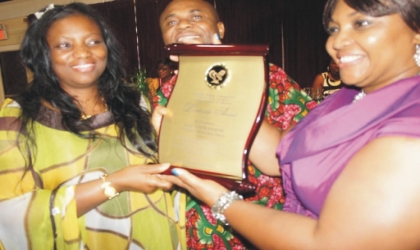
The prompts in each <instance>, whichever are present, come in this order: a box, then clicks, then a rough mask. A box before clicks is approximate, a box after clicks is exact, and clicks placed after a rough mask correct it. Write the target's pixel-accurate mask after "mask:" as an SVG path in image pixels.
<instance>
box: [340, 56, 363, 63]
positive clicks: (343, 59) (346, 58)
mask: <svg viewBox="0 0 420 250" xmlns="http://www.w3.org/2000/svg"><path fill="white" fill-rule="evenodd" d="M359 58H360V56H343V57H341V58H340V62H341V63H349V62H353V61H356V60H357V59H359Z"/></svg>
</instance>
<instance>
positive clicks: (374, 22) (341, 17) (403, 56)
mask: <svg viewBox="0 0 420 250" xmlns="http://www.w3.org/2000/svg"><path fill="white" fill-rule="evenodd" d="M328 31H329V33H330V36H329V38H328V40H327V43H326V49H327V51H328V53H329V54H330V56H331V57H332V58H333V59H334V60H335V61H336V62H337V63H338V66H339V67H340V77H341V80H342V81H343V82H345V83H346V84H348V85H354V86H357V87H361V88H363V89H364V90H365V92H371V91H374V90H376V89H379V88H382V87H384V86H386V85H388V84H391V83H393V82H395V81H397V80H400V79H403V78H406V77H410V76H413V75H415V74H417V73H418V72H419V68H418V66H417V65H416V64H415V62H414V60H413V55H414V53H415V44H416V43H420V35H419V34H416V32H414V31H413V30H412V29H410V27H408V26H407V24H406V23H405V22H404V21H403V19H402V18H401V16H400V15H398V14H391V15H386V16H382V17H372V16H367V15H364V14H362V13H360V12H357V11H356V10H354V9H352V8H351V7H349V6H348V5H347V4H346V3H345V2H344V0H338V1H337V4H336V6H335V9H334V11H333V13H332V16H331V21H330V22H329V24H328Z"/></svg>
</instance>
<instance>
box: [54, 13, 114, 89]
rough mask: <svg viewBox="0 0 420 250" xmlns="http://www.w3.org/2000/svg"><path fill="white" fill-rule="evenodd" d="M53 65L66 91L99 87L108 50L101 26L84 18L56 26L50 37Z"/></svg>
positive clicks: (60, 22) (78, 16) (66, 19)
mask: <svg viewBox="0 0 420 250" xmlns="http://www.w3.org/2000/svg"><path fill="white" fill-rule="evenodd" d="M47 43H48V45H49V48H50V53H51V64H52V67H53V70H54V72H55V74H56V75H57V77H58V80H59V82H60V85H61V87H62V88H63V89H64V90H70V89H75V88H76V89H77V88H85V87H91V86H92V85H97V84H98V82H99V78H100V76H101V75H102V73H103V72H104V71H105V69H106V65H107V56H108V50H107V47H106V44H105V42H104V39H103V37H102V33H101V30H100V28H99V27H98V25H97V24H96V23H95V22H94V21H93V20H92V19H90V18H88V17H86V16H83V15H71V16H67V17H65V18H63V19H59V20H58V21H56V22H54V23H53V24H52V25H51V27H50V28H49V30H48V33H47Z"/></svg>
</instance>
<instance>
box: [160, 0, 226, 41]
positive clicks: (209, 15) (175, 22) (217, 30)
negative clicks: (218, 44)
mask: <svg viewBox="0 0 420 250" xmlns="http://www.w3.org/2000/svg"><path fill="white" fill-rule="evenodd" d="M160 28H161V31H162V37H163V42H164V43H165V45H168V44H172V43H183V44H213V43H215V40H218V39H219V37H220V38H223V36H224V31H225V29H224V25H223V23H222V22H219V20H218V16H217V13H216V11H215V10H214V8H213V6H211V5H210V4H209V3H208V2H206V1H202V0H174V1H172V2H171V3H169V4H168V6H167V7H166V8H165V10H164V11H163V12H162V14H161V16H160Z"/></svg>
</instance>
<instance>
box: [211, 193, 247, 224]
mask: <svg viewBox="0 0 420 250" xmlns="http://www.w3.org/2000/svg"><path fill="white" fill-rule="evenodd" d="M237 200H243V197H242V195H239V194H237V193H236V192H235V191H232V192H226V193H224V194H222V196H221V197H220V198H219V199H218V200H217V201H216V203H214V205H213V207H212V208H211V214H212V215H213V217H214V218H216V219H217V220H219V221H220V222H222V223H223V224H225V225H229V223H228V222H227V221H226V216H225V215H224V214H223V213H224V212H225V210H226V209H227V208H228V207H229V206H230V204H232V202H234V201H237Z"/></svg>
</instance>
